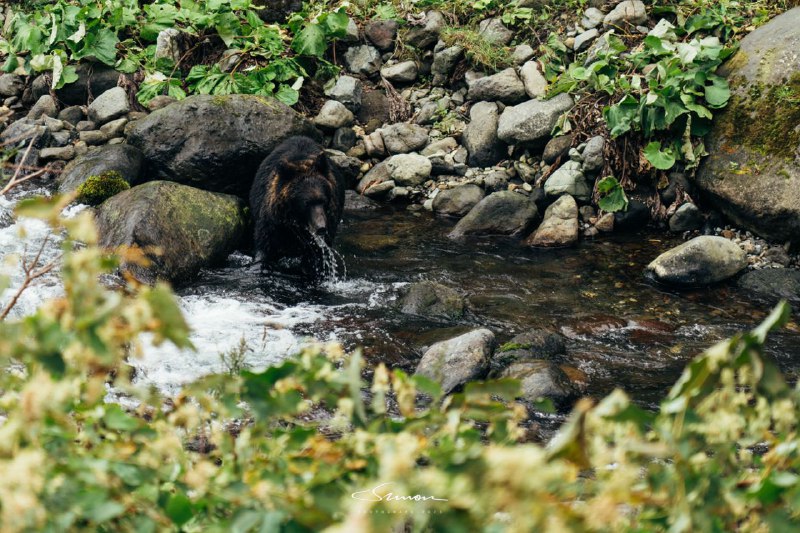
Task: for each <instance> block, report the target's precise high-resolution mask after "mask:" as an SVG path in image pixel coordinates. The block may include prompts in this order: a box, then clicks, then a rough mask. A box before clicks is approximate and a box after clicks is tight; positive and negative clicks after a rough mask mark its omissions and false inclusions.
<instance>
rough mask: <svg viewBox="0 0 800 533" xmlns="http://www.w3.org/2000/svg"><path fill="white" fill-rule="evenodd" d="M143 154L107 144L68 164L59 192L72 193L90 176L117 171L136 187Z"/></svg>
mask: <svg viewBox="0 0 800 533" xmlns="http://www.w3.org/2000/svg"><path fill="white" fill-rule="evenodd" d="M142 159H143V158H142V152H140V151H139V150H138V149H137V148H134V147H133V146H130V145H127V144H107V145H105V146H101V147H99V148H96V149H94V150H92V151H91V152H88V153H87V154H86V155H82V156H81V157H79V158H77V159H75V160H74V161H72V162H71V163H70V164H68V165H67V166H66V167H65V168H64V171H63V172H61V175H60V176H59V177H58V190H59V192H62V193H67V192H72V191H74V190H75V189H77V188H78V187H79V186H80V185H81V183H83V182H85V181H86V180H87V179H88V178H89V177H90V176H98V175H100V174H102V173H103V172H107V171H109V170H115V171H117V172H119V173H120V175H121V176H122V177H123V178H124V179H125V181H127V182H128V183H130V184H132V185H135V184H136V183H137V181H138V179H139V170H140V169H141V166H142Z"/></svg>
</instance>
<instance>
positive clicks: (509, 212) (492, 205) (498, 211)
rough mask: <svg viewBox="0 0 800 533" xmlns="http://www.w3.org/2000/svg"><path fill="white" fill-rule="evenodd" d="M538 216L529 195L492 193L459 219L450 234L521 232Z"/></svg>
mask: <svg viewBox="0 0 800 533" xmlns="http://www.w3.org/2000/svg"><path fill="white" fill-rule="evenodd" d="M538 215H539V211H538V210H537V209H536V204H535V203H534V202H533V200H531V199H530V198H529V197H527V196H523V195H522V194H518V193H515V192H512V191H500V192H495V193H492V194H490V195H489V196H487V197H486V198H484V199H483V200H481V201H480V202H478V205H476V206H475V207H473V208H472V210H471V211H470V212H469V213H467V216H465V217H464V218H462V219H461V220H459V221H458V224H456V227H455V228H453V231H452V232H450V235H449V236H450V237H451V238H458V237H463V236H464V235H479V234H485V235H521V234H523V233H524V232H525V231H526V230H527V229H528V228H529V227H530V226H531V224H532V223H533V221H534V220H535V219H536V217H537V216H538Z"/></svg>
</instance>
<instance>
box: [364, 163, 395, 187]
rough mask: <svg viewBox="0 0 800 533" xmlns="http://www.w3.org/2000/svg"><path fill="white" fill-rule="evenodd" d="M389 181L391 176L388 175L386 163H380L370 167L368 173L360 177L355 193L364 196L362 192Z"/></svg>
mask: <svg viewBox="0 0 800 533" xmlns="http://www.w3.org/2000/svg"><path fill="white" fill-rule="evenodd" d="M389 180H391V176H390V175H389V167H388V166H386V161H382V162H380V163H378V164H377V165H375V166H374V167H372V168H371V169H370V170H369V172H367V173H366V174H364V177H362V178H361V181H359V182H358V185H356V191H357V192H358V193H359V194H364V192H365V191H366V190H367V189H369V188H370V187H372V186H373V185H377V184H380V183H384V182H386V181H389Z"/></svg>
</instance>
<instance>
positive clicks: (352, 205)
mask: <svg viewBox="0 0 800 533" xmlns="http://www.w3.org/2000/svg"><path fill="white" fill-rule="evenodd" d="M380 207H381V204H379V203H378V202H376V201H374V200H370V199H369V198H367V197H366V196H362V195H360V194H358V193H357V192H356V191H352V190H348V191H345V192H344V208H345V209H346V210H348V211H370V210H374V209H380Z"/></svg>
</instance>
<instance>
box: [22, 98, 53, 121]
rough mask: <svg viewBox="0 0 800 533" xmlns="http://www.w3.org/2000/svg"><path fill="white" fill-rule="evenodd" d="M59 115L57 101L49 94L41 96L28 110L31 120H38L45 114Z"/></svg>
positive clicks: (49, 115)
mask: <svg viewBox="0 0 800 533" xmlns="http://www.w3.org/2000/svg"><path fill="white" fill-rule="evenodd" d="M57 115H58V106H56V101H55V100H53V97H52V96H50V95H49V94H45V95H43V96H41V97H40V98H39V99H38V100H37V101H36V103H35V104H33V107H32V108H31V110H30V111H29V112H28V118H29V119H31V120H37V119H39V118H42V117H44V116H47V117H55V116H57Z"/></svg>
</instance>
